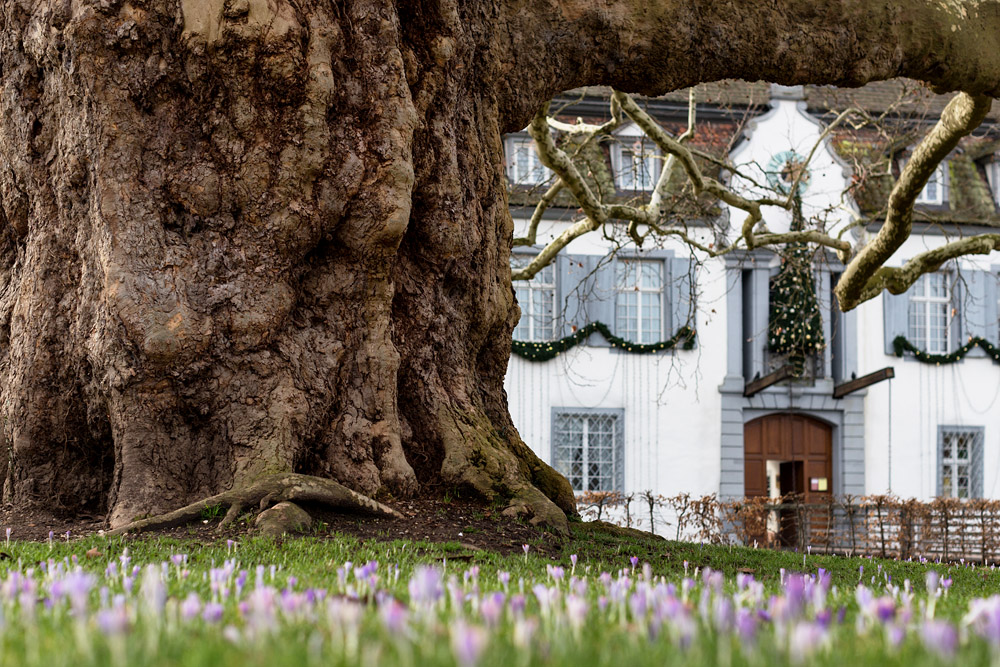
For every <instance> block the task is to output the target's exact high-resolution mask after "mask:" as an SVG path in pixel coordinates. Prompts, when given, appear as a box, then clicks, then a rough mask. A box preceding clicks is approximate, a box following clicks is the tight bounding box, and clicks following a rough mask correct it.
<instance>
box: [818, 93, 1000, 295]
mask: <svg viewBox="0 0 1000 667" xmlns="http://www.w3.org/2000/svg"><path fill="white" fill-rule="evenodd" d="M992 102H993V100H992V99H991V98H989V97H986V96H977V97H973V96H971V95H968V94H966V93H959V94H958V95H956V96H955V97H953V98H952V99H951V101H950V102H949V103H948V106H946V107H945V109H944V111H943V112H942V113H941V118H940V119H939V120H938V122H937V124H936V125H935V126H934V128H933V129H932V130H931V131H930V133H928V134H927V136H926V137H924V139H923V141H921V142H920V144H918V145H917V148H916V149H915V150H914V151H913V156H912V157H911V158H910V160H909V161H908V162H907V163H906V166H905V167H904V168H903V170H902V173H901V174H900V175H899V180H898V181H896V185H895V186H894V187H893V188H892V192H891V193H890V194H889V206H888V209H887V211H886V216H885V222H884V223H883V224H882V228H881V229H880V230H879V232H878V234H877V235H876V236H875V238H874V239H872V240H871V241H869V242H868V243H867V244H865V246H864V247H863V248H861V250H860V251H858V253H857V254H856V255H855V256H854V258H853V259H852V260H851V261H850V263H848V264H847V267H846V268H845V269H844V272H843V274H841V276H840V281H839V282H838V283H837V286H836V288H835V294H836V295H837V301H838V302H839V303H840V308H841V309H842V310H845V311H847V310H851V309H852V308H855V307H857V306H858V304H860V303H862V302H863V301H865V300H867V299H871V298H872V297H873V296H875V295H876V294H878V292H879V291H881V287H880V285H881V286H885V287H890V291H891V292H893V293H894V294H899V293H902V292H905V291H906V289H907V288H908V287H909V286H910V285H911V284H913V281H915V280H916V279H917V278H918V277H919V275H920V274H919V273H916V269H917V268H918V265H917V264H914V262H915V261H916V258H914V259H913V260H910V262H908V266H910V265H912V266H911V268H910V269H907V268H906V267H904V268H903V269H901V270H900V269H895V270H894V269H890V268H888V267H885V266H883V265H884V264H885V262H886V261H888V259H889V258H890V257H892V255H893V253H895V252H896V251H897V250H898V249H899V247H900V246H902V245H903V242H904V241H906V239H908V238H909V237H910V232H911V230H912V228H913V204H914V202H915V201H916V199H917V196H918V195H919V194H920V192H921V190H923V188H924V186H925V185H926V184H927V181H928V180H929V179H930V177H931V175H932V174H933V173H934V170H935V169H937V166H938V165H939V164H940V163H941V161H942V160H944V159H945V157H947V155H948V153H950V152H951V151H952V150H953V149H954V148H955V146H957V145H958V141H959V139H961V138H962V137H964V136H966V135H967V134H969V133H971V132H972V131H973V130H974V129H976V128H977V127H979V124H980V123H982V122H983V119H984V118H985V117H986V114H987V113H988V112H989V110H990V105H991V104H992ZM987 236H990V235H987ZM973 238H975V237H973ZM971 240H972V239H963V240H962V241H956V242H955V244H959V246H958V247H964V246H962V245H961V244H963V243H964V242H968V241H971ZM955 244H948V245H947V246H944V247H945V248H947V247H948V246H953V245H955ZM975 247H978V246H975ZM938 250H941V249H940V248H939V249H938ZM934 252H935V251H930V253H923V255H921V256H924V257H926V256H927V255H929V254H931V253H934ZM987 252H988V251H987ZM959 254H961V253H959ZM933 256H934V257H937V256H936V255H933ZM955 256H957V255H955ZM946 259H947V258H946ZM923 261H924V264H923V266H925V267H927V268H926V270H927V271H933V270H934V269H936V268H937V267H939V266H940V265H941V264H940V262H939V263H937V265H936V266H934V262H936V261H937V260H936V259H931V260H923ZM942 261H945V260H942ZM931 266H934V268H930V267H931ZM889 276H892V278H891V280H889ZM887 280H888V282H887ZM907 281H908V282H907Z"/></svg>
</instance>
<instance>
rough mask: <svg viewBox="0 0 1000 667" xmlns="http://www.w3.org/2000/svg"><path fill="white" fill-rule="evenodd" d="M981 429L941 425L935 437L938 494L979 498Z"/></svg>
mask: <svg viewBox="0 0 1000 667" xmlns="http://www.w3.org/2000/svg"><path fill="white" fill-rule="evenodd" d="M982 477H983V429H982V428H981V427H968V426H966V427H955V426H942V427H941V428H940V429H939V434H938V495H940V496H945V497H950V498H979V497H981V496H982V493H983V491H982Z"/></svg>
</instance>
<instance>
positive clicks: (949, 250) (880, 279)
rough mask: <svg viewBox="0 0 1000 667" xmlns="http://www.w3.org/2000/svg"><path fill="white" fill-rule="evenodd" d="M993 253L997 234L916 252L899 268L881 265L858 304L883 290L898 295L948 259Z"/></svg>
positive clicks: (999, 242)
mask: <svg viewBox="0 0 1000 667" xmlns="http://www.w3.org/2000/svg"><path fill="white" fill-rule="evenodd" d="M994 250H1000V234H979V235H977V236H970V237H968V238H964V239H959V240H957V241H952V242H951V243H946V244H945V245H943V246H941V247H939V248H934V249H933V250H928V251H927V252H923V253H920V254H919V255H917V256H916V257H914V258H913V259H911V260H910V261H908V262H906V264H904V265H903V266H902V267H899V268H896V267H891V266H883V267H881V268H879V269H878V270H877V271H875V274H874V275H873V276H872V277H871V278H869V279H868V281H867V282H866V283H865V284H864V286H863V289H862V291H861V293H860V295H859V296H858V303H864V302H865V301H868V300H869V299H874V298H875V297H877V296H878V295H879V294H881V292H882V290H883V289H886V290H889V291H890V292H891V293H893V294H902V293H903V292H905V291H906V290H908V289H909V288H910V286H911V285H912V284H913V283H915V282H916V281H917V279H918V278H920V276H922V275H923V274H925V273H931V272H933V271H937V270H938V269H940V268H941V266H943V265H944V263H945V262H947V261H949V260H952V259H956V258H958V257H962V256H965V255H988V254H989V253H991V252H993V251H994ZM838 288H839V285H838Z"/></svg>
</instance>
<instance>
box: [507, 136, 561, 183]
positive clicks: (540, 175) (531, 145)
mask: <svg viewBox="0 0 1000 667" xmlns="http://www.w3.org/2000/svg"><path fill="white" fill-rule="evenodd" d="M504 150H505V155H506V161H507V180H508V182H509V183H510V184H511V185H526V186H534V185H540V184H542V183H545V182H546V181H548V180H549V179H550V178H551V177H552V172H551V171H550V170H549V168H548V167H546V166H545V165H543V164H542V158H541V157H539V155H538V148H537V147H536V146H535V140H534V139H532V138H531V137H530V136H527V135H523V134H515V135H511V136H508V137H506V138H505V139H504ZM522 151H523V152H524V154H525V155H527V167H526V173H523V174H522V173H521V166H520V163H519V162H518V159H517V156H518V154H519V153H521V152H522Z"/></svg>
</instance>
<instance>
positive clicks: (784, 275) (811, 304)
mask: <svg viewBox="0 0 1000 667" xmlns="http://www.w3.org/2000/svg"><path fill="white" fill-rule="evenodd" d="M804 226H805V224H804V220H803V218H802V201H801V200H800V199H799V197H797V196H796V197H795V208H794V209H793V211H792V225H791V231H793V232H795V231H801V230H802V229H803V228H804ZM770 291H771V296H770V311H771V312H770V313H769V314H768V315H769V317H768V320H769V322H770V325H769V327H768V332H767V345H768V349H770V351H771V352H773V353H775V354H787V355H788V361H789V362H790V363H791V364H792V366H793V367H794V369H795V375H802V372H803V369H804V368H805V360H806V357H808V356H809V355H811V354H813V353H815V352H818V351H819V350H822V349H823V348H824V347H825V346H826V342H825V341H824V339H823V321H822V319H821V318H820V312H819V302H818V301H817V300H816V283H815V281H814V280H813V266H812V255H811V253H810V251H809V246H808V245H807V244H805V243H789V244H788V247H787V252H786V253H785V255H784V256H783V257H782V258H781V270H780V271H779V272H778V275H776V276H775V277H774V278H773V279H772V280H771V290H770Z"/></svg>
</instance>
